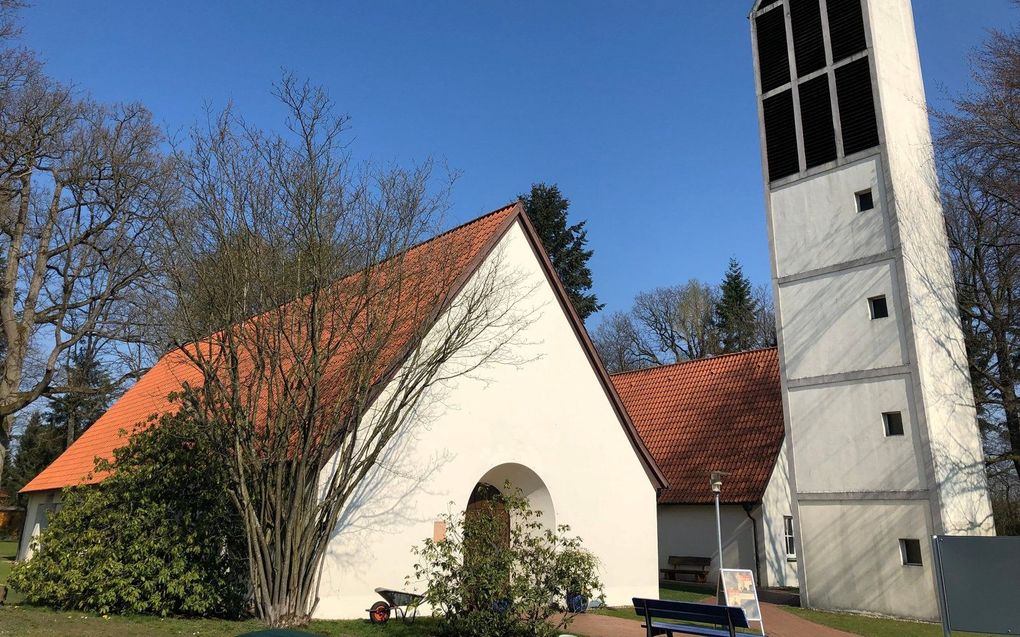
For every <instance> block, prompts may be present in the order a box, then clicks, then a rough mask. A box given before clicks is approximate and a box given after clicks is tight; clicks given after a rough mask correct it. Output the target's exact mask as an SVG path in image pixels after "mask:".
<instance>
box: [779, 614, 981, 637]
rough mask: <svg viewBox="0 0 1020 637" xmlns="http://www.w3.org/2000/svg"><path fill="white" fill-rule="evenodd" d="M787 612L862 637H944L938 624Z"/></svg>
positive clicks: (957, 635) (965, 636) (970, 636)
mask: <svg viewBox="0 0 1020 637" xmlns="http://www.w3.org/2000/svg"><path fill="white" fill-rule="evenodd" d="M786 610H788V611H790V612H791V613H794V614H795V615H800V616H801V617H803V618H804V619H807V620H809V621H812V622H814V623H816V624H822V625H823V626H831V627H832V628H838V629H840V630H845V631H847V632H848V633H856V634H858V635H861V636H862V637H942V626H940V625H937V624H922V623H920V622H908V621H898V620H895V619H883V618H880V617H866V616H863V615H853V614H850V613H828V612H824V611H818V610H809V609H807V608H787V609H786ZM953 637H981V635H978V634H977V633H961V632H955V631H954V632H953Z"/></svg>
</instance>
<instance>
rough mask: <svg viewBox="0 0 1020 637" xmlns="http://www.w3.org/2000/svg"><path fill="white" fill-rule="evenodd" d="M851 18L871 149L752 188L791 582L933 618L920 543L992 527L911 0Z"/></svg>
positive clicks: (825, 599) (868, 0) (815, 597)
mask: <svg viewBox="0 0 1020 637" xmlns="http://www.w3.org/2000/svg"><path fill="white" fill-rule="evenodd" d="M773 4H774V3H773ZM862 7H863V14H864V20H865V24H866V31H867V35H866V39H867V46H868V50H867V52H866V56H867V59H868V60H869V61H870V65H871V71H872V76H871V81H872V87H873V90H874V92H875V95H876V114H877V123H878V128H879V139H880V142H881V143H880V145H879V146H877V147H875V148H872V149H868V150H864V151H860V152H858V153H856V154H855V155H852V156H849V157H845V156H839V157H837V158H836V159H835V160H833V161H832V162H830V163H828V164H824V165H821V166H816V167H813V168H811V169H810V170H807V169H805V170H802V172H801V173H799V174H796V175H792V176H789V177H785V178H783V179H782V180H780V181H778V182H776V183H767V184H766V191H767V207H768V212H767V220H768V227H769V237H770V242H771V247H772V268H773V277H774V290H775V296H776V314H777V324H778V336H779V346H780V365H781V371H782V383H783V390H784V407H785V413H786V429H787V452H788V454H789V455H788V459H789V462H790V476H791V486H792V489H793V492H794V494H795V497H794V507H793V508H794V512H793V514H794V517H795V520H796V522H797V525H798V537H799V542H800V543H801V546H800V551H799V556H798V557H799V562H798V567H799V581H800V583H801V590H802V602H803V603H805V604H806V605H808V606H818V607H823V608H842V609H854V610H866V611H874V612H882V613H889V614H894V615H902V616H907V617H918V618H925V619H934V618H936V617H937V615H938V609H937V605H936V602H935V588H934V580H933V574H932V570H931V564H930V560H928V559H927V551H928V546H927V543H928V538H929V537H930V536H931V535H932V534H933V533H976V534H984V533H991V532H993V527H992V520H991V509H990V506H989V501H988V495H987V490H986V486H985V479H984V473H983V462H982V451H981V441H980V436H979V433H978V430H977V425H976V414H975V410H974V405H973V396H972V392H971V387H970V381H969V378H968V371H967V363H966V356H965V351H964V347H963V340H962V332H961V329H960V323H959V317H958V314H957V312H956V307H955V303H956V300H955V292H954V288H953V282H952V271H951V267H950V262H949V256H948V251H947V241H946V237H945V231H944V224H943V220H942V210H941V205H940V201H939V197H938V187H937V183H936V177H935V170H934V160H933V154H932V149H931V136H930V132H929V130H928V115H927V112H926V107H925V96H924V87H923V82H922V78H921V69H920V61H919V56H918V52H917V44H916V40H915V35H914V24H913V16H912V14H911V7H910V1H909V0H862ZM782 10H783V11H786V12H787V15H789V14H788V7H787V6H785V5H784V6H783V8H782ZM822 13H823V24H825V23H826V19H825V17H824V15H825V12H824V11H823V12H822ZM825 38H826V42H825V46H826V50H827V56H829V58H830V60H829V61H830V64H831V63H832V60H831V55H830V53H829V49H831V46H830V44H829V42H828V39H827V38H828V34H827V33H826V34H825ZM755 46H757V43H756V44H755ZM790 51H791V52H792V45H791V46H790ZM829 73H830V87H832V88H834V87H835V82H834V80H832V75H831V71H829ZM783 90H785V89H783ZM792 90H793V94H794V98H795V102H796V95H797V92H796V91H797V88H796V86H794V87H793V89H792ZM760 93H761V92H760V87H759V97H760V96H761V95H760ZM833 113H834V115H836V114H838V105H837V104H835V103H833ZM759 114H761V111H759ZM834 123H835V126H836V127H837V128H836V130H837V147H838V148H839V149H842V146H841V144H840V142H839V128H838V127H839V125H840V122H839V120H838V118H837V119H834ZM801 134H802V133H801V129H800V128H798V135H801ZM801 145H803V142H802V141H801ZM763 147H764V144H763ZM839 153H840V154H841V153H842V151H841V150H840V151H839ZM800 156H801V160H802V162H803V158H804V154H803V150H801V155H800ZM763 158H764V157H763ZM803 166H804V164H803V163H802V167H803ZM766 179H767V176H766ZM865 189H871V190H872V194H873V197H874V202H875V207H874V209H872V210H865V211H859V210H858V209H857V201H856V196H855V194H856V193H858V192H860V191H862V190H865ZM878 295H884V296H885V297H886V300H887V304H888V309H889V317H888V318H881V319H876V320H872V319H871V316H870V311H869V305H868V299H869V297H874V296H878ZM886 411H899V412H901V413H902V415H903V425H904V435H903V436H886V435H885V431H884V423H883V421H882V412H886ZM902 538H909V539H918V540H920V541H921V545H922V547H923V551H924V552H925V559H924V560H923V561H924V565H923V566H906V565H904V564H903V563H902V559H901V555H900V547H899V540H900V539H902Z"/></svg>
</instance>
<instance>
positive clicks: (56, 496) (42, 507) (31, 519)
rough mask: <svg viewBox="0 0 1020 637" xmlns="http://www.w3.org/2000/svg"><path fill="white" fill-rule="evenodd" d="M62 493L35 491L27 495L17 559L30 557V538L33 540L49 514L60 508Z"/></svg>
mask: <svg viewBox="0 0 1020 637" xmlns="http://www.w3.org/2000/svg"><path fill="white" fill-rule="evenodd" d="M62 499H63V495H62V494H61V492H60V491H56V490H54V491H37V492H35V493H30V494H29V495H28V504H27V505H26V506H25V526H24V527H22V529H21V539H20V540H19V544H18V555H17V559H19V560H27V559H28V558H30V557H32V552H33V551H32V540H34V539H35V538H36V537H37V536H38V535H39V533H41V532H42V530H43V529H45V528H46V524H47V522H48V520H49V516H50V515H51V514H52V513H53V512H54V511H56V510H57V509H58V508H60V502H61V500H62Z"/></svg>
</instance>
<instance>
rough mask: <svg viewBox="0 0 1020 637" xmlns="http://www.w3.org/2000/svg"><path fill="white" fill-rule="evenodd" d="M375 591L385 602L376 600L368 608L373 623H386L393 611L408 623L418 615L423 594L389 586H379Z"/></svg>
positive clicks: (369, 617)
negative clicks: (396, 589) (398, 589)
mask: <svg viewBox="0 0 1020 637" xmlns="http://www.w3.org/2000/svg"><path fill="white" fill-rule="evenodd" d="M375 592H376V593H378V594H379V597H382V598H383V599H385V600H386V601H385V602H376V603H374V604H372V607H371V608H369V609H368V619H369V621H371V622H372V623H373V624H385V623H386V622H388V621H389V619H390V614H391V613H394V612H395V613H396V614H397V616H398V617H400V619H401V620H403V621H404V623H406V624H410V623H411V622H413V621H414V619H415V617H417V616H418V606H419V605H420V604H421V602H422V599H424V598H423V597H422V596H421V595H416V594H415V593H405V592H404V591H395V590H391V589H389V588H377V589H375Z"/></svg>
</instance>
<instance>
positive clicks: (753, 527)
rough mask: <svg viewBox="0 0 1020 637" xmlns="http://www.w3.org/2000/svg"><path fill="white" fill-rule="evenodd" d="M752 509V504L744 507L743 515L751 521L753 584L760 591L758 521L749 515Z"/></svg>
mask: <svg viewBox="0 0 1020 637" xmlns="http://www.w3.org/2000/svg"><path fill="white" fill-rule="evenodd" d="M753 508H754V505H752V504H745V505H744V513H746V514H747V518H748V519H749V520H751V537H752V538H754V583H755V585H756V586H757V587H758V588H759V589H761V558H760V557H759V556H758V553H759V551H758V521H757V520H755V519H754V516H753V515H751V509H753Z"/></svg>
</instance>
